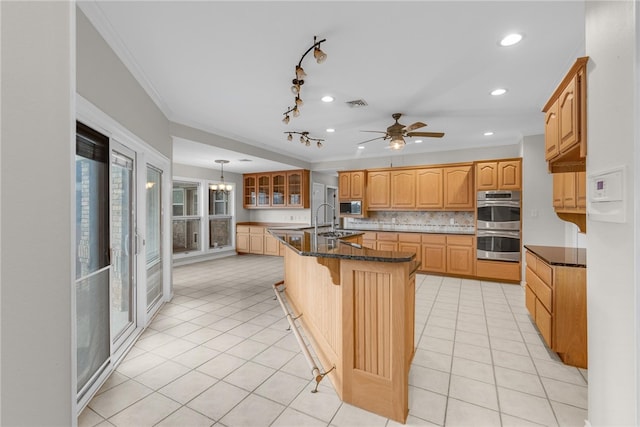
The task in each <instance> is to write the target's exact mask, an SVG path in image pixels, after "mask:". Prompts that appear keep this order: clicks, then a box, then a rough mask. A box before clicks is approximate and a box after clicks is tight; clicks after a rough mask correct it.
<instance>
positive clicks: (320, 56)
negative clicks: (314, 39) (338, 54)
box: [313, 45, 327, 64]
mask: <svg viewBox="0 0 640 427" xmlns="http://www.w3.org/2000/svg"><path fill="white" fill-rule="evenodd" d="M313 57H314V58H316V62H317V63H318V64H322V63H323V62H324V61H326V60H327V54H326V53H324V52H323V51H322V49H320V45H318V46H316V48H315V49H313Z"/></svg>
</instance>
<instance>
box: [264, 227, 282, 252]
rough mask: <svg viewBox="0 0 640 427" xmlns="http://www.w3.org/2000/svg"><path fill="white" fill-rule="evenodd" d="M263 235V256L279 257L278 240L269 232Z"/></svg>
mask: <svg viewBox="0 0 640 427" xmlns="http://www.w3.org/2000/svg"><path fill="white" fill-rule="evenodd" d="M266 233H267V234H265V235H264V254H265V255H275V256H278V255H280V240H278V239H276V238H275V237H273V236H272V235H271V234H269V232H266Z"/></svg>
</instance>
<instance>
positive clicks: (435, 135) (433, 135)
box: [407, 132, 444, 138]
mask: <svg viewBox="0 0 640 427" xmlns="http://www.w3.org/2000/svg"><path fill="white" fill-rule="evenodd" d="M407 136H409V137H412V136H424V137H429V138H442V137H443V136H444V132H409V133H407Z"/></svg>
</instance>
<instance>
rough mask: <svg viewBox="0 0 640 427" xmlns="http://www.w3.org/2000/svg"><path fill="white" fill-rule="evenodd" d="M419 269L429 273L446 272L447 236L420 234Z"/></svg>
mask: <svg viewBox="0 0 640 427" xmlns="http://www.w3.org/2000/svg"><path fill="white" fill-rule="evenodd" d="M421 242H422V258H421V260H422V265H421V266H420V270H421V271H427V272H430V273H446V272H447V236H445V235H441V234H423V235H422V239H421Z"/></svg>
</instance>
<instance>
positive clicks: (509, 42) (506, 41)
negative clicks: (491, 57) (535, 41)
mask: <svg viewBox="0 0 640 427" xmlns="http://www.w3.org/2000/svg"><path fill="white" fill-rule="evenodd" d="M520 40H522V34H518V33H513V34H508V35H506V36H504V37H503V39H502V40H500V46H513V45H514V44H516V43H519V42H520Z"/></svg>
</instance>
